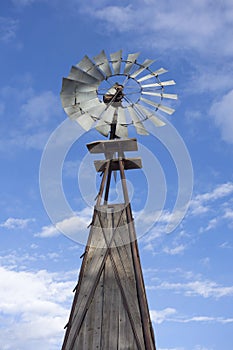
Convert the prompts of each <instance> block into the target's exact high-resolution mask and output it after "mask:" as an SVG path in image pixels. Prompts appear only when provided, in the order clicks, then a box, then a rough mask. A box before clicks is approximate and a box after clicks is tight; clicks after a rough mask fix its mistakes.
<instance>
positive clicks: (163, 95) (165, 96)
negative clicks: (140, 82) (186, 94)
mask: <svg viewBox="0 0 233 350" xmlns="http://www.w3.org/2000/svg"><path fill="white" fill-rule="evenodd" d="M142 94H143V95H149V96H159V97H161V98H170V99H172V100H177V98H178V95H176V94H163V93H159V92H150V91H142Z"/></svg>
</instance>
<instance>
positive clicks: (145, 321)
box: [119, 159, 156, 350]
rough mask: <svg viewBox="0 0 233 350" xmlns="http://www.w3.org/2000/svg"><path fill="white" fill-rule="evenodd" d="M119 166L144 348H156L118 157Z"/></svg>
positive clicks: (122, 171) (126, 193)
mask: <svg viewBox="0 0 233 350" xmlns="http://www.w3.org/2000/svg"><path fill="white" fill-rule="evenodd" d="M119 168H120V174H121V182H122V189H123V194H124V200H125V204H126V216H127V222H128V225H129V226H128V227H129V234H130V245H131V251H132V255H133V258H134V259H133V262H134V271H135V278H136V285H137V292H138V301H139V306H140V313H141V319H142V328H143V335H144V340H145V347H146V350H155V349H156V348H155V344H152V342H151V338H152V339H153V340H154V336H153V331H152V327H151V325H150V321H149V320H150V317H149V308H148V304H147V300H146V294H145V293H146V292H145V285H144V281H143V277H142V270H141V266H140V260H139V251H138V246H137V240H136V234H135V228H134V223H133V216H132V211H131V206H130V203H129V195H128V191H127V187H126V178H125V171H124V165H123V161H122V159H119Z"/></svg>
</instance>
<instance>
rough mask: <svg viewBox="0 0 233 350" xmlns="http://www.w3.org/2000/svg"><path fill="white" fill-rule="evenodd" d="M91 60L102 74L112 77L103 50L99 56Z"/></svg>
mask: <svg viewBox="0 0 233 350" xmlns="http://www.w3.org/2000/svg"><path fill="white" fill-rule="evenodd" d="M93 60H94V61H95V63H96V65H97V66H98V68H99V69H101V70H102V71H103V72H104V74H105V75H106V77H109V76H110V75H112V71H111V67H110V65H109V62H108V58H107V56H106V54H105V52H104V50H102V51H101V52H100V54H99V55H97V56H95V57H93Z"/></svg>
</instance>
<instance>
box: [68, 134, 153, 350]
mask: <svg viewBox="0 0 233 350" xmlns="http://www.w3.org/2000/svg"><path fill="white" fill-rule="evenodd" d="M87 147H88V150H89V152H91V153H102V154H104V155H105V160H100V161H95V168H96V171H97V172H102V173H103V174H102V181H101V185H100V189H99V193H98V196H97V201H96V205H95V208H94V213H93V219H92V223H91V229H90V234H89V238H88V242H87V245H86V249H85V253H84V257H83V262H82V266H81V271H80V275H79V280H78V284H77V286H76V287H75V295H74V300H73V305H72V308H71V313H70V317H69V322H68V324H67V326H66V333H65V338H64V342H63V346H62V350H96V349H99V350H155V349H156V347H155V340H154V334H153V329H152V325H151V320H150V315H149V309H148V304H147V299H146V293H145V286H144V281H143V275H142V269H141V264H140V258H139V251H138V245H137V239H136V232H135V227H134V221H133V216H132V211H131V205H130V202H129V196H128V191H127V186H126V181H125V180H126V178H125V170H129V169H138V168H141V166H142V165H141V159H140V158H125V156H124V152H126V151H127V152H128V151H135V150H137V141H136V139H118V140H116V139H114V140H107V141H97V142H92V143H90V144H88V145H87ZM113 171H114V172H115V171H118V172H119V173H120V178H121V185H122V191H123V197H124V202H123V203H118V204H110V203H109V190H110V183H111V175H112V172H113Z"/></svg>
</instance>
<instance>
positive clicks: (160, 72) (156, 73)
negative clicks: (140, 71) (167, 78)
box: [138, 68, 168, 82]
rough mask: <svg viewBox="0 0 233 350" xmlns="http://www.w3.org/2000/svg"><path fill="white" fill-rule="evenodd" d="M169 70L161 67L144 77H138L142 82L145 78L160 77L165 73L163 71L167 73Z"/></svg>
mask: <svg viewBox="0 0 233 350" xmlns="http://www.w3.org/2000/svg"><path fill="white" fill-rule="evenodd" d="M167 72H168V71H167V70H166V69H164V68H160V69H158V70H156V71H155V72H152V73H150V74H147V75H145V76H144V77H142V78H140V79H138V81H139V82H142V81H144V80H148V79H151V78H153V77H158V76H159V75H161V74H163V73H167Z"/></svg>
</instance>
